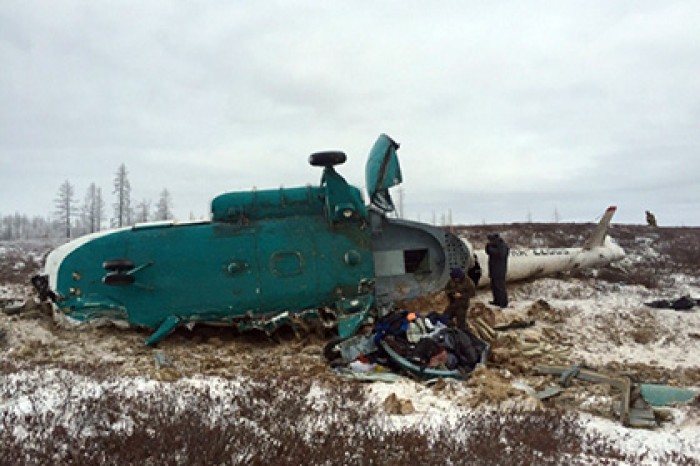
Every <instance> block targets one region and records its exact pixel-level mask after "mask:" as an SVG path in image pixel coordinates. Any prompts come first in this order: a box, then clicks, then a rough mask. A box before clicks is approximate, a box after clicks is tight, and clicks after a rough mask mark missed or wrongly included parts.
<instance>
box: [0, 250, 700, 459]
mask: <svg viewBox="0 0 700 466" xmlns="http://www.w3.org/2000/svg"><path fill="white" fill-rule="evenodd" d="M642 246H643V247H644V248H645V249H644V250H642V252H641V253H637V254H636V255H635V254H630V255H629V256H628V258H627V259H625V261H626V266H627V267H634V266H636V265H637V264H640V263H642V262H643V260H642V259H643V258H644V257H657V256H658V253H656V252H655V251H653V250H651V249H650V248H648V245H646V244H643V245H642ZM647 249H648V251H647ZM7 250H8V248H7V247H6V246H5V253H6V252H7ZM13 261H15V262H14V263H13V264H12V265H11V266H10V269H12V271H13V272H12V273H14V271H15V267H14V266H15V264H17V263H19V261H17V260H16V257H15V256H13ZM26 262H27V263H31V261H30V260H29V259H27V261H26ZM665 279H666V280H665V283H668V284H669V285H668V286H665V287H664V288H663V289H657V290H650V289H647V288H645V287H644V286H640V285H629V284H620V283H610V282H606V281H602V280H595V279H594V278H592V277H583V278H576V279H573V278H564V279H560V278H544V279H539V280H537V281H533V282H529V283H523V284H517V285H512V286H510V287H509V293H510V296H511V306H510V307H509V308H508V309H505V310H504V311H503V312H500V311H499V310H497V309H493V312H494V313H495V315H496V318H497V320H498V321H500V322H507V321H509V320H512V319H514V318H523V319H530V318H534V319H535V321H536V324H535V326H534V327H532V328H529V329H525V330H514V331H510V332H507V334H506V336H505V338H504V340H503V341H504V342H505V343H503V345H505V350H508V351H509V352H507V353H506V354H507V355H508V358H507V359H508V360H507V361H506V363H501V364H491V363H490V364H489V367H488V368H487V369H485V370H484V371H483V372H480V373H479V374H475V376H474V377H473V378H472V380H470V381H466V382H463V381H444V382H442V383H439V384H436V385H434V386H426V385H425V384H422V383H418V382H415V381H413V380H410V379H407V378H402V379H400V380H399V381H397V382H395V383H382V382H375V383H371V384H360V385H359V386H360V387H361V389H362V390H364V391H365V392H366V393H367V395H368V398H369V400H370V401H371V402H372V403H374V404H375V406H376V407H377V415H378V416H383V417H384V418H385V419H386V420H388V421H389V422H385V423H384V425H386V426H387V428H389V429H391V428H396V429H400V428H401V427H402V426H406V425H414V426H422V427H428V426H433V427H436V426H439V425H442V424H443V423H452V422H454V421H455V420H456V419H458V418H459V417H460V416H462V415H464V414H468V413H469V412H471V410H474V409H489V408H497V409H510V408H520V409H534V408H537V407H538V406H541V405H542V404H541V402H540V401H538V400H536V399H534V398H533V397H531V396H529V395H528V394H527V391H534V390H539V389H542V388H544V387H546V386H551V385H555V384H556V377H550V376H542V375H535V374H533V373H532V368H533V367H534V366H535V365H537V364H547V363H552V362H557V363H559V364H564V365H575V364H576V365H585V366H588V367H592V368H596V369H599V370H601V371H605V372H606V373H612V374H623V373H624V374H625V375H631V376H633V378H635V379H636V380H638V381H644V382H650V381H659V380H664V382H667V383H669V384H675V385H680V386H685V387H690V388H694V389H696V390H700V308H698V307H696V308H695V309H694V310H692V311H688V312H679V311H674V310H667V309H653V308H649V307H646V306H644V303H645V302H648V301H652V300H656V299H673V298H677V297H680V296H683V295H691V296H694V297H700V281H699V280H698V277H695V276H689V275H683V274H670V275H668V276H667V277H665ZM27 295H28V288H27V287H26V286H25V285H23V284H18V283H14V282H7V283H0V299H3V300H4V302H5V303H9V302H11V301H13V300H15V299H22V298H24V297H26V296H27ZM489 300H490V296H489V293H488V291H483V290H480V292H479V294H478V295H477V297H476V299H475V300H474V306H476V307H479V306H481V307H483V308H488V307H489V306H488V305H487V304H486V303H487V302H488V301H489ZM542 302H544V304H542ZM533 310H534V311H533ZM0 332H4V337H3V339H4V342H3V344H0V360H2V361H4V362H12V363H16V364H20V365H21V366H22V367H23V368H22V369H20V370H18V371H15V372H9V373H2V374H0V386H3V387H5V388H6V390H5V393H8V391H7V389H10V390H11V391H14V392H15V393H19V394H20V395H18V396H13V397H0V412H13V413H16V414H21V413H26V412H27V410H29V409H37V407H38V408H39V409H47V410H50V409H52V408H53V407H55V406H56V404H57V403H58V402H59V401H60V400H61V399H62V398H63V397H65V394H66V390H67V387H68V386H69V387H70V393H71V396H73V397H75V398H76V399H81V398H90V397H97V396H100V394H101V393H104V392H105V391H106V390H112V391H115V390H116V391H120V392H122V393H124V394H126V395H129V396H132V395H135V394H137V393H164V392H171V393H183V394H186V393H187V392H188V390H190V389H192V390H194V389H206V390H208V391H209V393H210V394H211V396H212V399H214V398H218V399H220V400H221V403H223V404H225V402H226V400H227V399H230V397H231V395H232V393H235V392H237V391H240V390H242V387H245V386H246V385H247V384H248V383H249V379H248V376H249V374H252V373H260V372H264V371H268V372H269V373H270V374H273V373H275V372H276V371H280V370H283V369H285V370H286V369H289V368H290V367H293V368H297V369H298V371H299V373H300V374H304V375H306V376H308V377H313V378H318V380H319V381H324V382H328V381H332V382H333V383H346V382H343V381H339V380H338V379H337V378H335V376H334V375H333V373H332V372H331V371H330V370H329V368H328V366H327V364H326V362H325V361H324V360H323V357H322V355H321V345H322V344H323V342H322V341H316V340H314V339H310V340H307V341H301V342H300V341H291V342H287V343H284V344H281V345H280V344H278V343H275V342H272V341H270V340H267V339H265V338H260V337H259V336H256V337H247V336H231V334H230V333H227V332H226V331H225V330H219V329H217V330H213V331H207V332H200V333H197V332H193V333H192V335H189V334H186V333H178V334H175V335H173V336H171V337H169V338H168V339H166V340H165V341H164V342H162V343H161V345H160V346H159V348H158V350H157V352H160V353H162V355H164V356H165V357H167V359H169V360H170V361H172V368H170V369H165V370H164V369H160V368H158V367H156V365H155V363H154V355H155V352H156V351H155V350H153V349H150V348H146V347H145V346H144V345H143V342H144V340H145V338H146V336H147V334H146V333H144V332H139V331H137V330H132V329H127V330H120V329H116V328H113V327H98V328H94V327H84V328H79V329H69V328H64V327H61V326H58V325H56V324H55V323H54V322H53V320H51V319H50V318H49V317H48V316H47V315H45V314H43V313H42V312H41V311H40V310H32V311H31V312H29V313H26V314H24V315H19V316H7V315H5V314H3V313H0ZM525 337H528V338H534V339H535V340H539V341H541V342H542V343H543V344H544V343H546V344H548V345H551V346H552V347H556V348H561V347H563V348H569V349H570V351H569V352H568V353H564V356H561V357H560V358H559V359H556V358H555V359H551V358H549V357H548V356H547V355H546V354H545V355H540V356H537V355H534V356H523V355H522V354H520V353H518V352H517V351H515V349H513V348H508V347H507V345H508V344H510V343H512V342H517V341H519V339H523V338H525ZM511 358H512V360H510V359H511ZM51 363H58V364H71V363H72V364H75V363H84V364H90V365H103V366H105V367H108V368H109V372H110V374H111V377H110V378H108V379H105V380H98V379H94V378H91V377H88V376H82V375H77V374H75V373H73V372H70V371H66V370H64V369H50V370H47V369H46V368H45V367H46V365H47V364H49V365H50V364H51ZM347 383H349V382H347ZM28 387H31V390H30V391H29V390H28ZM319 387H320V388H319V389H318V390H317V391H314V393H312V394H310V395H309V396H313V397H315V398H318V399H319V400H322V399H323V396H324V395H323V394H324V391H325V390H327V389H328V388H327V385H323V387H321V386H320V385H319ZM495 391H499V393H498V394H495V393H494V392H495ZM392 394H393V395H396V397H398V398H399V399H403V400H410V402H411V405H412V407H413V409H414V411H413V412H411V413H409V414H404V415H388V414H386V413H384V412H383V409H382V406H383V403H384V401H385V400H386V399H387V397H389V396H390V395H392ZM183 396H184V395H183ZM618 399H619V397H618V394H616V393H614V391H613V390H611V389H610V388H609V387H604V386H595V385H592V384H583V383H579V384H574V386H572V387H570V388H567V389H566V390H565V392H564V393H562V394H561V395H559V396H558V397H554V398H552V399H551V400H547V401H546V402H544V403H543V404H544V406H551V405H554V406H557V407H563V408H565V409H570V410H577V411H579V412H581V416H582V423H583V425H584V426H585V429H586V430H587V431H589V432H599V433H602V434H603V435H604V436H605V437H607V438H609V439H612V440H614V441H615V442H616V443H617V444H618V445H619V447H620V449H621V450H622V451H624V452H629V453H637V454H638V453H642V452H648V453H649V457H650V458H652V459H653V458H657V457H661V456H662V455H663V454H664V453H666V452H677V453H681V454H684V455H687V456H690V457H692V458H694V459H696V460H697V461H700V420H699V419H698V418H699V416H698V414H699V413H700V408H698V407H694V406H676V407H672V408H665V409H664V410H663V411H664V416H663V417H664V419H665V421H664V422H663V423H662V424H661V426H660V427H658V428H655V429H633V428H626V427H623V426H622V425H621V424H620V422H619V419H617V417H616V415H615V413H614V411H613V409H614V406H615V405H616V401H617V400H618ZM319 403H321V404H322V401H319ZM465 435H466V434H465ZM650 464H653V461H651V463H650Z"/></svg>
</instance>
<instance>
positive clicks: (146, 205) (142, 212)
mask: <svg viewBox="0 0 700 466" xmlns="http://www.w3.org/2000/svg"><path fill="white" fill-rule="evenodd" d="M135 214H136V218H135V220H136V221H137V222H147V221H149V220H150V218H151V201H149V200H147V199H142V200H141V202H139V203H138V205H137V206H136V212H135Z"/></svg>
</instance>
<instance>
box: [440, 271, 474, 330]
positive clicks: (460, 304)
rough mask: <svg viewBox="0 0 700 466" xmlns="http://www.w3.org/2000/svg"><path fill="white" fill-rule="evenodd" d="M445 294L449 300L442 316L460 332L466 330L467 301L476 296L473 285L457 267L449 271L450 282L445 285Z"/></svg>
mask: <svg viewBox="0 0 700 466" xmlns="http://www.w3.org/2000/svg"><path fill="white" fill-rule="evenodd" d="M445 294H446V295H447V299H448V300H449V304H448V305H447V308H445V312H444V314H445V315H447V316H449V318H450V321H451V322H454V324H455V326H456V327H457V328H459V329H461V330H467V311H468V310H469V299H470V298H472V297H474V296H476V287H474V283H473V282H472V281H471V280H470V279H469V278H467V277H466V276H465V275H464V270H462V269H461V268H459V267H456V268H453V269H452V270H450V281H449V282H447V285H445Z"/></svg>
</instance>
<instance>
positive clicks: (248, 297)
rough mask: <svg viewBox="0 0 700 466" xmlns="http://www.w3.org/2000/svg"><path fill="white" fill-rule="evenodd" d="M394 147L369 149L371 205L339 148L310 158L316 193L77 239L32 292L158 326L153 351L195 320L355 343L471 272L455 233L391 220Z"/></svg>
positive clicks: (69, 310)
mask: <svg viewBox="0 0 700 466" xmlns="http://www.w3.org/2000/svg"><path fill="white" fill-rule="evenodd" d="M397 148H398V144H396V143H394V142H393V141H392V140H391V139H390V138H388V137H387V136H385V135H382V136H380V138H379V140H378V141H377V143H375V145H374V147H373V148H372V151H371V152H370V160H369V161H368V165H367V167H368V168H367V170H368V171H367V178H368V190H369V191H370V198H371V199H373V202H372V204H371V205H370V206H369V207H367V206H365V204H364V202H363V199H362V195H361V193H360V191H359V190H358V189H357V188H355V187H353V186H350V185H348V183H347V182H346V181H345V179H344V178H343V177H342V176H340V175H339V174H338V173H337V172H336V171H335V168H334V167H333V165H335V164H336V163H341V159H340V158H339V155H338V154H341V153H319V154H320V155H319V154H314V155H312V158H313V157H314V156H319V157H317V158H316V162H315V163H314V161H313V160H312V164H314V165H322V166H324V167H325V168H324V172H323V176H322V179H321V183H320V186H318V187H311V186H306V187H298V188H288V189H282V188H281V189H276V190H260V191H257V190H254V191H246V192H231V193H225V194H221V195H219V196H217V197H215V198H214V200H213V201H212V206H211V221H202V222H191V223H177V222H158V223H146V224H138V225H135V226H132V227H128V228H122V229H118V230H111V231H105V232H99V233H95V234H92V235H87V236H85V237H81V238H78V239H76V240H74V241H71V242H69V243H66V244H64V245H62V246H60V247H59V248H57V249H55V250H54V251H52V252H51V254H50V255H49V256H48V257H47V261H46V266H45V273H46V275H45V276H44V277H43V280H44V282H43V283H42V281H41V279H39V280H37V281H36V282H35V286H36V287H37V289H38V290H39V292H40V294H44V295H48V296H49V297H50V298H51V299H52V301H53V303H54V306H55V307H56V308H57V309H58V310H59V311H60V312H61V313H62V314H64V315H66V316H67V317H69V318H71V319H74V320H77V321H90V320H94V319H109V320H112V321H123V322H127V323H128V324H130V325H133V326H139V327H146V328H149V329H153V330H155V332H154V333H153V334H152V335H151V336H150V338H149V339H148V341H147V343H148V344H154V343H157V342H158V341H159V340H160V339H162V338H163V337H164V336H166V335H167V334H168V333H170V332H171V331H172V330H173V329H174V328H176V327H177V326H180V325H191V324H197V323H207V324H227V325H235V326H237V327H238V328H239V329H241V330H247V329H252V328H258V329H262V330H265V331H268V332H270V331H273V330H274V329H276V328H277V327H279V326H280V325H282V324H287V323H291V324H294V322H295V321H298V320H300V319H322V320H323V321H324V323H327V324H328V325H329V326H330V325H337V327H338V333H339V334H340V336H349V335H351V334H353V333H354V332H355V331H356V329H357V328H358V327H359V326H360V325H362V324H363V323H365V322H366V321H367V320H368V319H369V318H371V317H372V315H373V314H374V313H375V312H376V310H377V309H378V308H382V307H383V306H388V305H390V304H391V303H394V302H396V301H400V300H405V299H411V298H415V297H417V296H420V295H423V294H426V293H430V292H433V291H436V290H439V289H441V288H442V287H443V286H444V284H445V283H446V282H447V279H448V276H449V270H450V268H451V267H467V266H468V261H469V258H470V254H469V251H468V250H467V248H466V246H465V244H464V243H463V242H462V241H460V240H459V239H458V238H457V237H456V236H454V235H452V234H451V233H449V232H446V231H445V230H444V229H442V228H437V227H434V226H431V225H426V224H422V223H418V222H410V221H404V220H399V219H394V218H389V217H388V216H387V215H386V213H387V205H389V204H390V198H389V196H388V187H389V186H393V185H395V184H397V183H398V182H400V181H401V175H400V171H399V168H398V160H397V159H396V149H397ZM329 154H330V156H329ZM344 157H345V156H344V154H342V161H344ZM35 278H36V277H35ZM33 281H34V280H33Z"/></svg>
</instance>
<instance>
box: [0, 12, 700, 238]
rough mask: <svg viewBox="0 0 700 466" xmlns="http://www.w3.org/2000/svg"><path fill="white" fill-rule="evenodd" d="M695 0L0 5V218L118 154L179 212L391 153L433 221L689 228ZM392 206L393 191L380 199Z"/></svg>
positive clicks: (416, 205)
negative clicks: (603, 221) (321, 162)
mask: <svg viewBox="0 0 700 466" xmlns="http://www.w3.org/2000/svg"><path fill="white" fill-rule="evenodd" d="M699 22H700V1H697V0H691V1H666V0H665V1H612V2H611V1H580V2H566V1H552V2H535V1H517V2H516V1H513V2H507V1H504V2H468V1H463V0H460V1H441V2H425V1H411V0H401V1H351V2H348V1H346V2H332V1H318V2H312V1H279V2H271V1H264V0H256V1H230V0H226V1H209V2H194V1H191V2H190V1H187V2H186V1H177V2H175V1H162V2H159V1H146V2H144V1H142V0H139V1H110V2H95V1H48V0H46V1H28V0H20V1H12V0H0V214H2V215H6V214H10V213H14V212H16V211H18V212H21V213H26V214H29V215H42V216H47V215H51V214H52V213H53V212H54V210H55V209H54V199H55V197H56V194H57V192H58V188H59V186H60V184H61V183H62V182H63V181H64V180H66V179H67V180H69V181H70V182H71V183H72V184H73V185H74V187H75V190H76V196H77V197H78V198H79V199H80V200H81V201H82V199H83V198H84V196H85V193H86V191H87V188H88V186H89V185H90V183H93V182H94V183H96V184H97V185H98V186H100V187H101V188H102V190H103V193H104V197H105V200H106V202H107V207H108V209H107V210H108V214H109V215H110V216H111V215H112V207H111V204H112V203H113V202H114V197H113V195H112V183H113V178H114V175H115V172H116V171H117V168H118V166H119V165H120V164H121V163H124V164H125V165H126V167H127V170H128V173H129V180H130V182H131V187H132V203H134V204H135V203H137V202H139V201H141V200H142V199H149V200H151V201H152V203H153V204H155V203H156V202H157V200H158V197H159V193H160V192H161V191H162V190H163V189H164V188H167V189H168V190H169V191H170V193H171V194H172V200H173V203H174V211H175V214H176V216H177V217H178V219H180V220H187V219H189V217H190V215H191V214H192V215H194V216H195V217H197V218H205V217H207V216H208V212H209V202H210V200H211V198H212V197H214V196H215V195H217V194H219V193H222V192H225V191H238V190H247V189H250V188H252V187H257V188H258V189H267V188H279V187H280V186H284V187H293V186H300V185H305V184H308V183H311V184H317V183H318V181H319V178H320V169H318V168H316V167H311V166H310V165H309V164H308V163H307V159H308V155H309V154H310V153H311V152H316V151H320V150H325V149H338V150H343V151H345V152H346V153H347V155H348V162H347V163H346V164H345V165H343V166H341V167H339V171H340V172H341V173H342V174H343V175H344V176H345V177H346V179H347V180H348V181H349V182H351V183H352V184H355V185H357V186H358V187H360V188H363V187H364V184H365V182H364V164H365V161H366V157H367V153H368V150H369V149H370V147H371V146H372V144H373V143H374V141H375V139H376V138H377V136H378V135H379V134H380V133H387V134H388V135H390V136H391V137H392V138H393V139H395V140H396V141H398V142H399V143H400V144H401V149H400V150H399V158H400V160H401V166H402V170H403V175H404V183H403V185H402V187H403V199H404V201H403V211H404V215H405V217H407V218H410V219H420V220H422V221H427V222H430V221H432V219H433V218H434V217H435V218H437V219H438V220H439V219H440V218H441V216H442V215H446V214H447V213H448V212H450V211H451V213H452V219H453V221H454V222H455V223H466V224H468V223H483V222H486V223H492V222H493V223H500V222H523V221H527V220H528V219H532V220H533V221H542V222H550V221H553V220H554V217H555V211H556V212H557V213H558V215H559V217H560V219H561V220H562V221H576V222H586V221H594V220H596V219H597V218H598V217H599V216H600V215H601V214H602V213H603V211H604V209H605V208H606V207H607V206H608V205H611V204H614V205H617V206H618V213H617V216H616V218H615V220H614V221H615V222H621V223H644V211H645V210H647V209H648V210H651V211H653V212H654V213H655V214H656V216H657V218H658V221H659V224H660V225H700V25H699ZM394 191H395V192H394V193H393V194H394V198H395V199H397V198H398V197H399V193H398V192H397V190H396V189H395V190H394Z"/></svg>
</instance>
